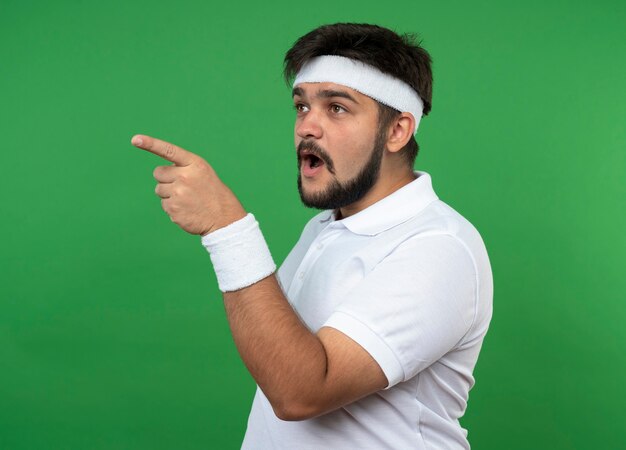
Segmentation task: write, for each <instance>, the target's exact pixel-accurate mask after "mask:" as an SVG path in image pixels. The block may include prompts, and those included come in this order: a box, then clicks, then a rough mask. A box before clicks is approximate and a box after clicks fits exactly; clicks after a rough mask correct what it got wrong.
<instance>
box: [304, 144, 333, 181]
mask: <svg viewBox="0 0 626 450" xmlns="http://www.w3.org/2000/svg"><path fill="white" fill-rule="evenodd" d="M297 150H298V167H300V164H301V162H302V152H303V151H304V150H306V151H307V152H308V153H310V154H312V155H315V156H317V157H318V158H319V159H321V160H322V161H324V164H325V165H326V168H327V169H328V171H329V172H330V173H332V174H334V173H335V166H334V164H333V160H332V159H331V157H330V156H329V155H328V153H327V152H326V150H324V149H323V148H322V147H320V146H319V145H317V144H316V143H315V142H313V141H300V143H299V144H298V149H297Z"/></svg>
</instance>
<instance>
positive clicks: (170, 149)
mask: <svg viewBox="0 0 626 450" xmlns="http://www.w3.org/2000/svg"><path fill="white" fill-rule="evenodd" d="M174 155H176V147H174V146H173V145H172V144H170V143H169V142H166V143H165V156H167V157H168V158H173V157H174Z"/></svg>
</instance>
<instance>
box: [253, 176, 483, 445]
mask: <svg viewBox="0 0 626 450" xmlns="http://www.w3.org/2000/svg"><path fill="white" fill-rule="evenodd" d="M415 174H416V175H417V176H418V178H417V179H416V180H414V181H413V182H411V183H409V184H407V185H406V186H404V187H402V188H401V189H399V190H397V191H395V192H393V193H392V194H391V195H389V196H387V197H385V198H383V199H382V200H380V201H378V202H377V203H375V204H373V205H371V206H370V207H368V208H366V209H364V210H363V211H360V212H359V213H357V214H354V215H352V216H350V217H347V218H345V219H343V220H335V217H334V214H333V212H332V211H324V212H322V213H320V214H318V215H316V216H315V217H313V218H312V219H311V220H310V221H309V222H308V223H307V225H306V226H305V228H304V231H303V232H302V235H301V237H300V239H299V241H298V243H297V244H296V246H295V247H294V248H293V250H292V251H291V252H290V253H289V255H288V256H287V258H286V259H285V262H284V263H283V265H282V266H281V267H280V269H279V271H278V279H279V282H280V285H281V286H282V288H283V291H284V292H285V294H286V296H287V298H288V299H289V302H290V303H291V305H292V306H293V308H294V309H295V310H296V311H297V312H298V315H299V316H300V317H301V319H302V320H303V322H304V323H305V324H306V325H307V326H308V327H309V329H310V330H311V331H312V332H314V333H315V332H317V331H318V330H319V329H320V328H321V327H324V326H327V327H333V328H336V329H337V330H339V331H341V332H343V333H344V334H346V335H348V336H349V337H350V338H352V339H353V340H354V341H356V342H357V343H359V344H360V345H361V346H362V347H363V348H364V349H365V350H367V352H369V353H370V354H371V355H372V357H373V358H374V359H375V360H376V361H377V362H378V364H379V365H380V367H381V369H382V370H383V372H384V373H385V375H386V376H387V379H388V381H389V385H388V386H387V388H386V389H384V390H382V391H379V392H376V393H374V394H372V395H370V396H368V397H365V398H363V399H361V400H359V401H356V402H354V403H351V404H349V405H346V406H344V407H342V408H340V409H338V410H335V411H333V412H330V413H328V414H325V415H323V416H320V417H317V418H314V419H308V420H303V421H298V422H286V421H282V420H280V419H278V418H277V417H276V415H275V414H274V411H273V410H272V407H271V405H270V404H269V402H268V400H267V398H266V397H265V395H264V394H263V392H262V391H261V390H260V389H258V388H257V392H256V396H255V398H254V403H253V405H252V410H251V412H250V417H249V420H248V429H247V432H246V436H245V438H244V442H243V446H242V448H244V449H290V450H292V449H315V450H319V449H420V450H421V449H468V448H469V443H468V441H467V439H466V436H467V431H466V430H465V429H463V428H462V427H461V426H460V424H459V421H458V419H459V418H460V417H461V416H462V415H463V413H464V412H465V408H466V405H467V399H468V392H469V390H470V389H471V387H472V386H473V384H474V378H473V376H472V371H473V369H474V365H475V364H476V360H477V358H478V353H479V351H480V347H481V344H482V341H483V338H484V336H485V333H486V332H487V327H488V325H489V321H490V319H491V313H492V295H493V284H492V275H491V268H490V264H489V259H488V257H487V252H486V250H485V246H484V244H483V241H482V239H481V237H480V235H479V234H478V232H477V231H476V229H475V228H474V227H473V226H472V225H471V224H470V223H469V222H468V221H467V220H465V219H464V218H463V217H462V216H461V215H460V214H459V213H457V212H456V211H454V210H453V209H452V208H451V207H450V206H448V205H446V204H445V203H443V202H442V201H440V200H439V199H438V197H437V195H436V194H435V193H434V191H433V189H432V185H431V178H430V176H429V175H428V174H427V173H425V172H415Z"/></svg>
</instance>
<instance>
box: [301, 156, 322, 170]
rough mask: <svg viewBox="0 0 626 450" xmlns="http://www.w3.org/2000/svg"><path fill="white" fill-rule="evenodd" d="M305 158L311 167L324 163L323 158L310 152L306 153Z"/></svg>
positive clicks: (305, 161)
mask: <svg viewBox="0 0 626 450" xmlns="http://www.w3.org/2000/svg"><path fill="white" fill-rule="evenodd" d="M303 159H304V163H305V164H306V165H308V166H309V167H310V168H311V169H315V168H316V167H319V166H321V165H323V164H324V161H323V160H322V159H320V158H318V157H317V156H315V155H312V154H310V153H309V154H307V155H304V158H303Z"/></svg>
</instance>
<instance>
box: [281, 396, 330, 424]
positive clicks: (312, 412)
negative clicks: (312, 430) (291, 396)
mask: <svg viewBox="0 0 626 450" xmlns="http://www.w3.org/2000/svg"><path fill="white" fill-rule="evenodd" d="M272 409H273V410H274V414H276V417H278V418H279V419H280V420H284V421H286V422H298V421H301V420H307V419H312V418H314V417H317V416H319V415H322V414H324V413H325V412H328V411H326V410H325V409H324V408H322V407H321V406H320V405H317V404H313V403H307V402H303V401H300V400H297V401H294V400H292V401H283V402H277V403H272Z"/></svg>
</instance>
